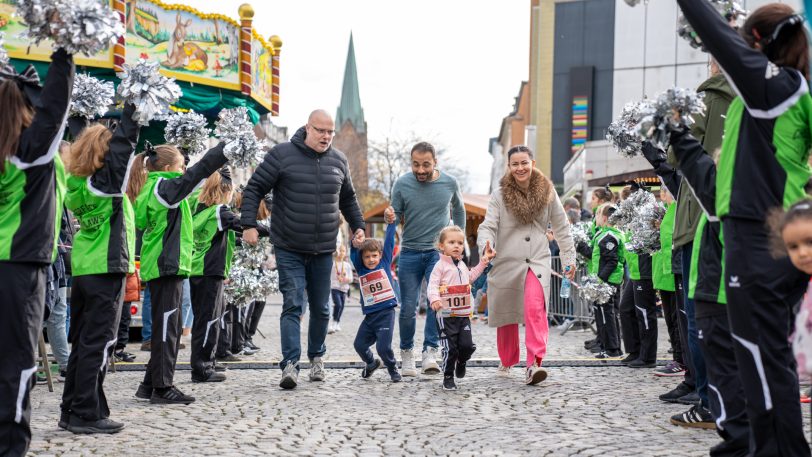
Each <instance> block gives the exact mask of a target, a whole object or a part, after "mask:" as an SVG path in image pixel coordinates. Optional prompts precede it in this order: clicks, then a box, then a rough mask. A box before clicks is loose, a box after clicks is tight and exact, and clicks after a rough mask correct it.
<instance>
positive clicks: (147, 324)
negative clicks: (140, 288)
mask: <svg viewBox="0 0 812 457" xmlns="http://www.w3.org/2000/svg"><path fill="white" fill-rule="evenodd" d="M141 339H142V340H143V341H144V342H145V343H146V342H147V341H149V340H150V339H152V300H151V299H150V296H149V287H147V288H146V289H145V290H144V301H143V302H141Z"/></svg>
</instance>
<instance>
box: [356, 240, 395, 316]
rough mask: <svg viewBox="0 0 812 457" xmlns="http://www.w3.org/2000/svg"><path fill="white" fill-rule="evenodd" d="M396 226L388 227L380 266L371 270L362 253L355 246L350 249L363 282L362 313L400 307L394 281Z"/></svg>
mask: <svg viewBox="0 0 812 457" xmlns="http://www.w3.org/2000/svg"><path fill="white" fill-rule="evenodd" d="M396 228H397V226H396V225H395V224H389V225H387V226H386V236H385V239H384V242H383V252H382V253H381V261H380V263H378V266H377V267H375V268H373V269H372V270H370V269H369V268H367V267H365V266H364V262H363V259H361V251H359V250H358V249H356V248H355V246H353V247H352V248H351V249H350V261H352V265H353V266H354V267H355V271H357V272H358V277H359V280H360V282H361V311H362V312H363V313H364V314H370V313H374V312H377V311H381V310H383V309H389V308H394V307H396V306H397V305H398V299H397V295H396V294H395V288H394V287H393V285H394V284H395V281H394V280H393V279H392V268H391V265H392V253H393V252H394V250H395V229H396Z"/></svg>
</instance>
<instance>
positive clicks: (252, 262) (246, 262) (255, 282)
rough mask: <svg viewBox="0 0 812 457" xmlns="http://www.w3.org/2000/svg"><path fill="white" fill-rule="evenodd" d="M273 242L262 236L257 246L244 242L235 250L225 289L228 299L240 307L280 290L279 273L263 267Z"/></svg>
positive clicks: (263, 298)
mask: <svg viewBox="0 0 812 457" xmlns="http://www.w3.org/2000/svg"><path fill="white" fill-rule="evenodd" d="M270 247H271V244H270V242H268V240H267V239H265V238H260V240H259V242H258V243H257V245H256V246H251V245H249V244H247V243H243V245H242V246H241V247H238V248H237V250H236V251H235V252H234V263H233V266H232V267H231V273H230V274H229V277H228V282H227V283H226V284H225V286H224V288H223V291H224V294H225V298H226V301H227V302H229V303H233V304H235V305H236V306H238V307H242V306H247V305H248V304H250V303H251V302H252V301H254V300H265V297H267V296H268V295H271V294H275V293H277V292H279V274H278V273H277V272H276V271H271V270H268V269H267V268H263V264H264V263H265V262H266V261H267V259H268V255H269V250H270Z"/></svg>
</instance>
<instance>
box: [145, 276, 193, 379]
mask: <svg viewBox="0 0 812 457" xmlns="http://www.w3.org/2000/svg"><path fill="white" fill-rule="evenodd" d="M147 287H148V288H149V295H150V299H151V301H152V313H151V314H152V351H151V352H150V357H149V363H147V372H146V373H145V374H144V384H146V385H147V386H150V387H153V388H155V389H161V388H167V387H172V386H173V382H174V381H173V380H174V378H175V363H176V362H177V361H178V350H179V349H180V332H181V325H182V322H181V321H182V320H183V316H182V313H181V310H180V305H181V301H182V299H183V278H182V277H180V276H162V277H160V278H156V279H153V280H152V281H149V282H148V283H147Z"/></svg>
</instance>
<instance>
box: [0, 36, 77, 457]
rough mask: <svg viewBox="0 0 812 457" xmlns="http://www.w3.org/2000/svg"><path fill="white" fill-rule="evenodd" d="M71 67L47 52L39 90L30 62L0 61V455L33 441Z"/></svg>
mask: <svg viewBox="0 0 812 457" xmlns="http://www.w3.org/2000/svg"><path fill="white" fill-rule="evenodd" d="M73 74H74V65H73V57H72V56H71V55H70V54H68V53H67V52H65V51H64V50H63V49H59V50H57V51H56V52H54V53H53V55H51V65H50V67H49V71H48V78H47V79H46V81H45V87H44V88H42V90H41V93H40V87H39V79H38V78H37V76H36V71H35V70H34V68H33V67H29V68H28V69H26V70H25V71H24V72H23V73H22V74H17V73H16V72H15V71H14V69H13V68H11V67H0V106H1V107H2V109H0V278H3V280H2V281H0V316H2V318H0V347H2V348H3V352H4V353H3V357H0V455H24V454H25V453H26V452H27V450H28V445H29V443H30V442H31V428H30V426H29V423H30V420H31V404H30V403H29V401H28V394H29V391H30V389H31V387H32V386H33V383H34V377H33V374H34V372H35V371H36V366H35V359H34V349H35V348H36V347H37V338H38V335H39V332H40V331H41V328H42V316H43V313H44V307H45V279H46V276H47V269H48V268H49V266H50V264H51V263H52V262H53V261H54V258H55V256H56V242H55V240H56V237H57V236H58V235H59V227H58V221H59V220H60V219H59V218H58V217H56V216H57V215H59V214H60V213H61V208H62V196H63V195H64V184H65V183H64V168H63V166H62V161H61V160H60V159H59V157H58V156H57V155H56V153H57V149H58V146H59V141H60V140H61V139H62V132H63V129H64V126H65V117H66V116H67V111H68V105H69V103H70V96H71V90H72V88H73ZM32 96H34V97H36V96H39V103H36V100H34V99H32V98H31V97H32Z"/></svg>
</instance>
